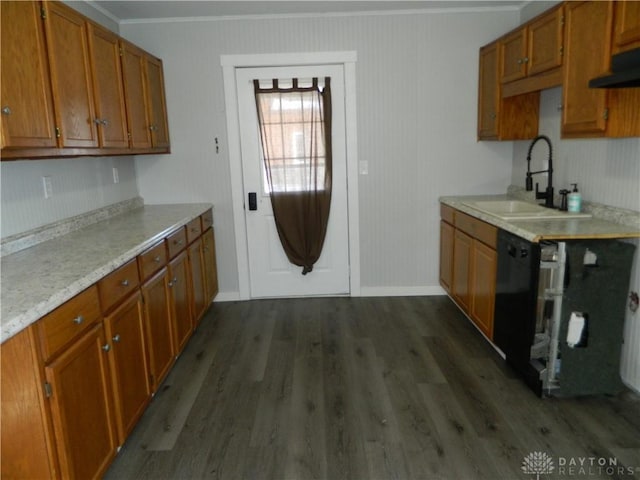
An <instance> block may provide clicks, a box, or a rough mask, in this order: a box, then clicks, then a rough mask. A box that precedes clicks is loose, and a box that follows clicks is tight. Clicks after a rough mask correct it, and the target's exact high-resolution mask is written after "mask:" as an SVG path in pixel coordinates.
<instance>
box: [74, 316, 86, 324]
mask: <svg viewBox="0 0 640 480" xmlns="http://www.w3.org/2000/svg"><path fill="white" fill-rule="evenodd" d="M82 322H84V317H83V316H82V315H78V316H77V317H76V318H74V319H73V323H75V324H76V325H80V324H81V323H82Z"/></svg>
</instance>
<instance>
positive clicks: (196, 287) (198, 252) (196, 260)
mask: <svg viewBox="0 0 640 480" xmlns="http://www.w3.org/2000/svg"><path fill="white" fill-rule="evenodd" d="M202 254H203V250H202V240H201V239H200V238H199V239H198V240H196V241H195V242H193V243H192V244H191V245H190V246H189V248H188V255H189V272H190V277H191V278H190V280H191V311H192V312H193V323H194V326H195V325H197V323H198V322H199V321H200V319H201V318H202V316H203V315H204V312H205V311H206V310H207V307H208V306H209V303H208V302H207V300H206V285H205V280H204V261H203V255H202Z"/></svg>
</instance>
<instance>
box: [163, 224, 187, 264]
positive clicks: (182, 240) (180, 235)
mask: <svg viewBox="0 0 640 480" xmlns="http://www.w3.org/2000/svg"><path fill="white" fill-rule="evenodd" d="M166 241H167V249H168V250H169V258H173V257H175V256H176V255H177V254H178V253H180V252H181V251H182V250H184V247H186V246H187V231H186V229H185V228H184V227H180V228H179V229H178V230H176V231H175V232H173V233H172V234H171V235H169V236H168V237H167V238H166Z"/></svg>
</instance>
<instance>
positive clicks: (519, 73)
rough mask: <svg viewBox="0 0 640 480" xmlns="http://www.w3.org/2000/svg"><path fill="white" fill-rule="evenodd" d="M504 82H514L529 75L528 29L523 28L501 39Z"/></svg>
mask: <svg viewBox="0 0 640 480" xmlns="http://www.w3.org/2000/svg"><path fill="white" fill-rule="evenodd" d="M500 52H501V53H500V58H501V64H502V67H501V72H500V81H501V82H502V83H507V82H512V81H514V80H518V79H520V78H524V77H525V76H526V75H527V62H528V60H529V59H528V58H527V29H526V28H522V29H520V30H518V31H516V32H514V33H512V34H511V35H509V36H507V37H505V38H504V39H502V40H501V41H500Z"/></svg>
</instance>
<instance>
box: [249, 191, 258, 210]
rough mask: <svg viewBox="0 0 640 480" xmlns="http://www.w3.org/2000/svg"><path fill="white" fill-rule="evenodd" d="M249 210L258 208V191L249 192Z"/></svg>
mask: <svg viewBox="0 0 640 480" xmlns="http://www.w3.org/2000/svg"><path fill="white" fill-rule="evenodd" d="M249 210H258V199H257V196H256V192H249Z"/></svg>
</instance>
